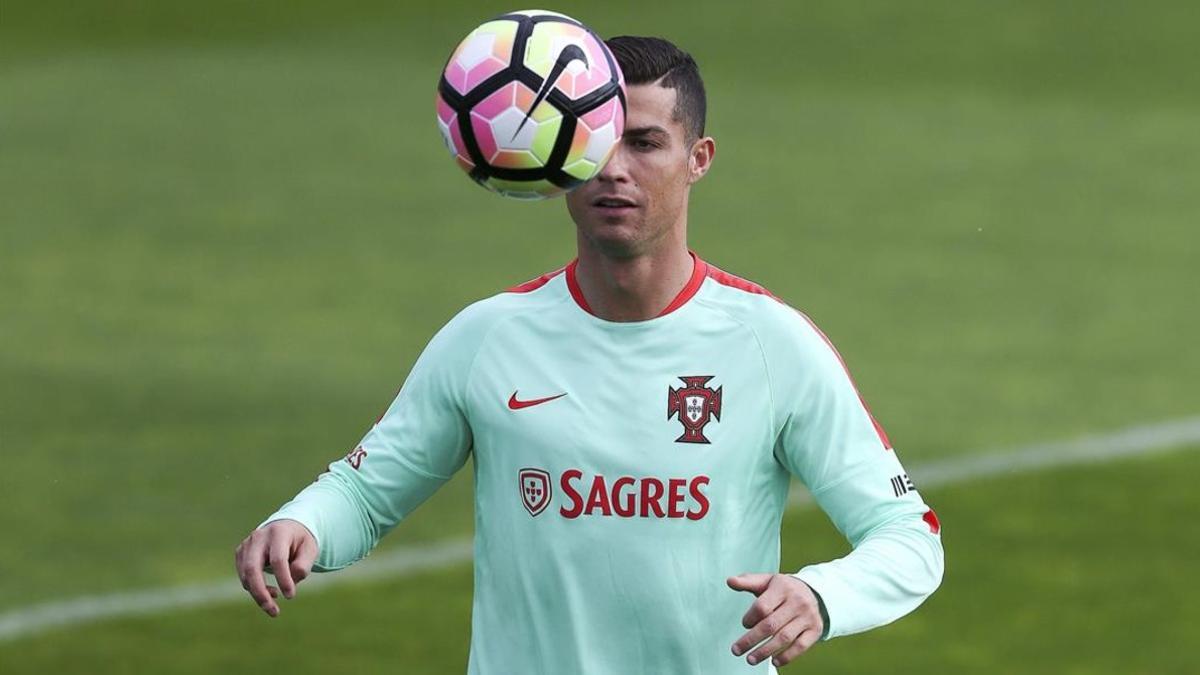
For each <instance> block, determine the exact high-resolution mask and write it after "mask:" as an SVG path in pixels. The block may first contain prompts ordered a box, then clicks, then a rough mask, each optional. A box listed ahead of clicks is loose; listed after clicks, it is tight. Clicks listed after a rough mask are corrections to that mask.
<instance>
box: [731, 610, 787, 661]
mask: <svg viewBox="0 0 1200 675" xmlns="http://www.w3.org/2000/svg"><path fill="white" fill-rule="evenodd" d="M795 618H796V613H795V612H794V611H791V609H790V608H789V606H788V605H784V606H783V607H782V608H781V609H780V611H777V612H771V613H770V614H769V615H767V616H766V617H765V618H763V620H762V621H759V622H758V623H756V624H754V626H753V627H752V628H751V629H750V630H748V631H746V632H745V633H744V634H743V635H742V636H741V637H740V638H738V639H737V641H736V642H734V643H733V654H734V656H741V655H742V654H745V653H746V652H748V651H750V649H751V648H752V647H754V645H756V644H758V643H760V642H762V641H763V640H766V639H767V638H769V637H771V636H772V635H774V634H776V633H778V632H779V630H780V629H781V628H783V627H784V626H786V625H787V624H788V623H790V622H791V621H792V619H795Z"/></svg>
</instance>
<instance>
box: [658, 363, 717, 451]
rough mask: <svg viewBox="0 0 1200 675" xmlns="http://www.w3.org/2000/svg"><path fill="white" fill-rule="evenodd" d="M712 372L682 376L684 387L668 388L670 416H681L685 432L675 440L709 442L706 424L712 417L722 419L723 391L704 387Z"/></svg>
mask: <svg viewBox="0 0 1200 675" xmlns="http://www.w3.org/2000/svg"><path fill="white" fill-rule="evenodd" d="M713 377H714V376H713V375H692V376H684V375H681V376H680V377H679V379H681V380H683V386H682V387H680V388H679V389H675V388H674V387H670V386H668V387H667V419H671V417H672V416H673V415H676V414H678V415H679V421H680V422H682V423H683V435H682V436H680V437H679V438H676V439H675V442H676V443H708V442H709V441H708V439H707V438H705V437H704V425H706V424H708V422H709V418H710V417H715V418H717V420H718V421H719V420H720V419H721V390H722V389H724V387H717V389H716V390H713V389H711V388H709V387H706V386H704V385H705V384H707V383H708V381H709V380H711V379H713Z"/></svg>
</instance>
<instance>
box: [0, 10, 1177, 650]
mask: <svg viewBox="0 0 1200 675" xmlns="http://www.w3.org/2000/svg"><path fill="white" fill-rule="evenodd" d="M464 4H465V3H464ZM516 8H517V7H515V6H512V5H505V4H498V3H492V2H481V3H471V4H470V6H463V5H459V4H454V3H425V2H420V3H419V2H408V3H403V2H356V3H335V2H331V1H329V0H291V1H288V2H284V1H282V0H263V1H260V2H249V1H237V0H215V1H214V0H210V1H207V2H133V1H129V0H121V1H109V2H94V1H87V2H74V3H62V2H34V1H32V0H3V3H0V458H2V460H3V463H2V466H3V471H0V532H3V544H0V615H4V613H6V612H7V613H11V612H16V611H19V610H22V609H23V608H28V607H30V606H32V605H36V604H38V603H43V602H48V601H54V600H63V599H70V598H75V597H78V596H81V595H92V594H104V593H111V592H118V591H126V590H137V589H145V588H158V587H173V586H177V585H181V584H188V583H193V582H198V581H208V580H212V579H220V578H228V579H230V580H233V566H232V552H233V548H234V546H235V545H236V544H237V543H238V542H239V541H240V540H241V538H242V537H243V536H245V534H246V533H247V532H248V531H249V530H250V529H251V528H252V527H254V525H256V524H257V523H258V522H259V521H260V520H261V518H262V517H264V516H265V515H267V514H268V513H270V512H271V511H272V510H274V509H275V508H276V507H277V506H278V505H279V504H280V503H282V502H283V501H285V500H287V499H288V498H290V497H291V495H293V494H294V493H295V492H296V491H297V490H298V489H299V488H301V487H302V486H303V485H305V484H307V483H308V482H309V481H310V480H311V479H312V477H313V476H314V475H315V474H316V473H318V472H319V471H320V470H321V469H322V468H323V466H324V464H325V463H327V462H329V461H331V460H333V459H335V458H337V457H340V456H341V455H343V454H345V452H346V451H348V450H349V449H350V448H352V447H353V446H354V444H355V443H356V442H357V441H358V439H359V438H360V437H361V435H362V434H363V433H364V432H365V430H366V429H367V427H368V426H369V425H370V424H371V422H373V421H374V419H375V417H376V416H377V414H378V413H379V411H380V410H382V408H383V407H384V406H385V405H386V404H387V402H388V401H389V400H390V399H391V397H392V395H393V393H394V392H395V390H396V389H397V387H398V386H399V384H400V382H402V381H403V378H404V376H405V374H406V373H407V371H408V368H409V367H410V365H411V364H412V362H413V360H414V359H415V358H416V355H417V354H418V353H419V350H420V349H421V348H422V347H423V346H424V344H425V342H426V341H427V340H428V339H429V337H430V336H431V335H432V334H433V332H434V331H435V330H436V329H437V328H438V327H439V326H440V325H441V324H442V323H444V322H445V321H446V320H447V319H449V318H450V317H451V316H452V315H453V314H454V313H455V312H456V311H457V310H458V309H459V308H461V307H462V306H464V305H465V304H467V303H469V302H471V301H474V300H476V299H479V298H482V297H485V296H488V295H491V294H493V293H495V292H498V291H499V290H501V289H503V288H505V287H507V286H509V285H512V284H514V283H518V282H520V281H524V280H525V279H528V278H530V277H533V276H535V275H537V274H540V273H542V272H544V271H547V270H550V269H553V268H556V267H558V266H560V265H562V264H563V263H564V262H566V261H568V260H569V259H570V258H571V257H572V256H573V251H574V235H573V225H572V224H571V222H570V220H569V218H568V217H567V214H566V211H565V208H564V206H563V204H562V203H561V201H551V202H547V203H539V204H527V203H518V202H510V201H507V200H502V199H501V198H499V197H496V196H494V195H492V194H489V193H486V192H485V191H483V190H481V189H479V188H477V187H475V186H473V185H471V184H470V182H469V181H468V180H467V179H466V178H465V177H464V176H463V175H462V173H461V172H460V171H459V169H458V168H457V167H456V166H455V165H454V164H453V162H451V161H450V159H449V158H448V157H447V156H446V154H445V149H444V147H443V146H442V143H441V140H440V137H439V135H438V133H437V128H436V125H435V123H434V114H433V91H434V87H435V83H436V80H437V77H438V74H439V70H440V68H441V66H442V65H443V62H444V60H445V58H446V56H447V55H448V53H449V52H450V50H451V49H452V48H453V47H454V45H455V44H457V42H458V41H459V40H460V39H461V38H462V37H463V36H465V35H466V33H467V32H469V31H470V30H471V29H472V28H473V27H474V26H475V25H476V24H478V23H480V22H481V21H483V20H485V19H487V18H489V17H491V16H493V15H495V14H498V13H500V12H502V11H506V10H510V9H516ZM551 8H552V9H555V10H558V11H562V12H565V13H568V14H570V15H572V16H575V17H576V18H579V19H581V20H583V21H585V22H586V23H588V24H589V25H591V26H592V27H593V28H594V29H595V30H597V31H598V32H599V33H601V34H602V35H605V36H611V35H618V34H642V35H661V36H664V37H668V38H670V39H672V40H674V41H676V42H677V43H679V44H680V45H681V46H682V47H684V48H685V49H687V50H689V51H691V52H692V53H693V54H694V55H695V57H696V58H697V60H698V61H699V63H700V65H701V69H702V72H703V74H704V76H705V80H706V83H707V86H708V90H709V100H710V104H709V105H710V109H709V130H710V133H712V134H713V135H714V136H715V137H716V139H717V143H718V152H717V159H716V163H715V165H714V169H713V171H712V172H711V173H710V175H709V176H708V177H707V178H706V179H705V180H704V181H703V182H702V183H701V184H699V186H698V187H697V188H696V189H695V190H694V192H693V201H692V210H691V218H690V226H691V227H690V231H691V244H692V246H693V248H694V249H696V250H697V251H698V252H699V253H700V254H701V255H702V256H704V257H705V258H706V259H709V260H711V261H712V262H713V263H715V264H717V265H719V266H721V267H723V268H725V269H727V270H729V271H732V272H734V273H737V274H740V275H742V276H746V277H749V278H751V279H753V280H755V281H757V282H759V283H762V284H763V285H765V286H767V287H768V288H770V289H772V291H774V292H775V293H776V294H777V295H779V296H780V297H782V298H783V299H785V300H786V301H788V302H789V303H790V304H793V305H795V306H797V307H800V308H801V309H803V310H805V311H806V312H807V313H808V314H809V315H811V316H812V317H813V318H814V319H815V320H816V321H817V322H818V323H819V324H820V325H821V326H822V327H823V328H824V330H825V332H826V333H828V334H829V335H830V337H831V338H832V339H833V340H834V342H835V343H837V344H838V346H839V348H840V350H841V352H842V355H843V356H844V357H845V358H846V360H847V361H848V363H849V365H850V367H851V368H852V370H853V371H854V374H855V378H856V380H857V382H858V384H859V387H860V389H861V390H862V391H863V394H864V396H865V397H866V398H867V399H868V400H869V401H870V402H871V405H872V408H873V410H874V411H875V413H876V415H877V417H879V418H880V421H881V422H882V423H883V424H884V426H885V427H886V428H887V429H888V432H889V434H890V436H891V438H892V440H893V441H894V442H895V443H896V446H897V448H898V449H899V451H900V453H901V456H902V457H903V458H904V460H905V461H906V463H908V464H910V465H911V464H918V463H924V462H932V461H937V460H941V459H948V458H954V457H959V456H966V455H969V454H971V453H977V452H980V451H984V450H989V449H996V448H1000V449H1003V448H1010V447H1016V446H1020V445H1023V444H1028V443H1032V442H1037V441H1047V440H1055V439H1067V438H1073V437H1076V436H1079V435H1081V434H1087V433H1102V432H1105V431H1109V430H1115V429H1120V428H1123V427H1127V426H1129V425H1134V424H1142V423H1151V422H1158V421H1163V420H1173V419H1179V418H1184V417H1190V416H1194V415H1196V414H1197V413H1198V412H1200V387H1198V386H1197V385H1196V383H1197V382H1198V381H1200V349H1198V348H1197V346H1196V345H1197V337H1196V336H1197V335H1200V316H1198V313H1197V308H1198V304H1200V303H1198V302H1197V297H1198V295H1200V294H1198V289H1200V265H1198V264H1197V260H1198V255H1197V254H1198V250H1197V249H1198V244H1200V235H1197V233H1196V227H1197V224H1198V222H1197V221H1198V215H1200V69H1198V68H1197V67H1196V64H1198V63H1200V46H1198V45H1200V40H1197V30H1196V26H1197V23H1196V18H1197V15H1196V13H1195V11H1196V10H1195V6H1194V4H1193V3H1189V2H1182V1H1177V2H1166V1H1160V2H1155V1H1151V2H1105V3H1095V2H1066V1H1042V2H1034V1H1021V2H1018V1H1008V2H974V1H967V2H963V1H961V0H960V1H955V2H951V1H949V0H940V1H930V2H917V3H895V2H886V1H883V0H879V1H864V2H835V1H832V0H823V1H819V2H806V3H784V2H743V3H721V2H707V3H697V2H658V3H647V2H626V1H617V2H605V3H598V2H590V3H584V2H575V1H571V2H560V3H558V4H557V5H555V6H553V7H551ZM1195 449H1197V448H1196V447H1190V448H1189V447H1181V448H1179V451H1178V452H1173V453H1170V454H1166V455H1162V456H1156V457H1153V458H1141V459H1130V460H1124V461H1122V462H1118V463H1113V464H1107V465H1103V466H1093V467H1089V468H1086V469H1080V468H1062V469H1057V470H1054V471H1049V472H1042V473H1037V474H1030V475H1022V476H1020V477H1019V478H1004V477H998V478H993V479H986V480H980V481H975V482H972V483H961V484H957V485H953V486H943V487H937V488H933V489H930V490H923V493H924V494H925V497H926V500H927V501H929V502H930V503H931V504H932V505H934V506H935V507H936V508H937V509H938V512H939V514H940V515H941V516H942V521H943V524H944V526H945V544H946V549H947V562H948V567H947V576H946V580H945V583H944V584H943V586H942V588H941V590H940V591H939V592H938V593H937V594H936V595H934V596H933V598H932V599H931V600H930V601H929V602H928V603H927V605H926V606H925V607H923V608H922V609H921V610H919V611H918V612H916V613H915V614H913V615H911V616H910V617H907V618H905V619H903V620H901V621H900V622H898V623H897V624H894V625H893V626H889V627H886V628H883V629H880V630H877V631H874V632H872V633H868V634H865V635H862V636H855V637H849V638H844V639H839V640H835V641H832V642H829V643H826V644H822V645H819V646H818V647H817V648H816V649H814V650H813V651H812V652H811V653H810V654H809V655H807V656H805V657H804V658H803V659H801V661H800V662H799V663H798V664H797V665H795V666H791V667H789V668H787V669H786V670H796V671H801V670H810V669H811V670H812V672H827V673H861V672H884V671H887V672H951V671H953V672H978V673H1012V672H1018V671H1019V672H1038V673H1169V672H1194V669H1195V668H1196V665H1195V658H1194V657H1193V656H1192V655H1191V654H1190V652H1188V651H1186V650H1185V648H1184V641H1185V639H1188V638H1189V636H1190V637H1191V638H1194V637H1195V635H1197V634H1200V610H1198V609H1197V607H1200V591H1197V590H1196V589H1195V586H1194V584H1193V583H1192V579H1193V576H1194V570H1195V569H1198V568H1200V567H1198V566H1200V526H1198V525H1197V524H1196V515H1197V514H1200V498H1198V497H1196V496H1195V491H1194V488H1195V486H1194V483H1195V481H1196V477H1197V476H1200V455H1198V454H1197V453H1194V452H1191V451H1192V450H1195ZM469 473H470V472H469V471H467V472H463V475H461V476H460V477H459V478H458V479H456V480H455V481H454V482H452V483H451V484H450V485H449V486H447V487H446V488H445V489H443V490H442V491H441V492H440V493H438V495H436V496H435V497H434V498H433V499H432V500H431V502H430V503H428V504H427V505H426V506H424V507H422V509H421V511H419V512H418V513H417V514H415V515H414V517H413V518H412V519H411V520H410V521H408V522H406V523H404V524H402V525H401V527H400V528H398V529H397V531H396V532H394V533H393V534H392V535H391V536H390V537H389V539H388V540H386V541H385V543H384V545H383V546H382V547H381V548H383V549H392V548H396V547H398V546H399V547H404V546H414V545H418V544H420V543H421V542H431V541H439V540H445V539H449V538H458V537H462V536H466V535H469V533H470V531H471V526H472V521H471V517H472V515H471V514H472V504H471V492H470V491H471V487H470V475H469ZM918 478H919V477H918ZM783 540H784V560H783V567H784V568H785V569H796V568H799V567H800V566H802V565H803V564H806V563H808V562H811V561H814V560H824V559H828V558H831V557H835V556H839V555H842V554H843V553H844V551H845V548H846V545H845V542H844V541H841V540H840V539H839V538H838V537H837V535H836V533H835V532H834V531H833V530H832V528H831V527H830V526H829V525H828V524H827V523H826V521H825V519H824V517H823V516H822V514H820V513H819V512H813V511H809V510H803V509H801V510H795V511H793V512H791V513H789V515H788V517H787V519H786V521H785V529H784V533H783ZM470 593H471V573H470V565H469V564H467V563H463V564H460V565H456V566H451V567H450V568H447V569H444V570H438V571H431V572H425V573H422V574H419V575H416V576H404V577H396V578H393V579H389V580H386V581H383V582H374V583H364V584H358V585H351V586H343V587H339V588H337V589H336V590H329V591H326V592H323V593H314V594H309V595H306V594H305V592H304V587H303V586H302V587H301V592H300V596H299V597H300V599H299V600H296V601H294V602H292V603H289V604H287V605H286V606H285V607H284V613H283V615H282V616H281V618H280V619H278V620H275V621H271V620H269V619H267V618H266V617H264V616H263V615H262V614H261V613H260V612H259V611H258V609H257V608H256V607H255V606H254V605H253V604H252V603H251V602H250V601H249V600H246V601H244V602H238V603H226V604H221V605H216V606H213V607H209V608H205V609H196V610H180V611H171V612H166V613H161V614H157V615H154V616H149V617H142V618H124V619H119V620H101V621H97V622H91V623H87V624H83V625H76V626H70V627H65V628H61V629H57V630H50V631H45V632H41V633H38V634H35V635H27V636H23V637H19V638H16V639H6V640H0V672H4V673H48V672H63V673H67V672H70V673H75V672H78V673H146V672H188V673H211V672H215V671H217V670H220V671H221V672H225V673H243V672H245V673H251V672H255V673H257V672H284V671H287V672H293V673H317V672H334V671H336V670H340V671H343V672H385V671H387V672H403V673H448V672H462V670H463V668H464V666H465V663H466V646H467V644H468V640H469V611H470Z"/></svg>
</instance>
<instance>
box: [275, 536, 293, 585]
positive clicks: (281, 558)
mask: <svg viewBox="0 0 1200 675" xmlns="http://www.w3.org/2000/svg"><path fill="white" fill-rule="evenodd" d="M270 557H271V573H272V574H274V575H275V580H276V581H278V582H279V590H281V591H283V597H285V598H287V599H288V600H291V599H292V597H293V596H294V595H296V584H295V583H294V582H293V581H292V572H291V565H290V564H289V563H288V542H287V541H286V540H284V538H283V537H281V536H276V537H275V539H274V541H273V542H271V551H270Z"/></svg>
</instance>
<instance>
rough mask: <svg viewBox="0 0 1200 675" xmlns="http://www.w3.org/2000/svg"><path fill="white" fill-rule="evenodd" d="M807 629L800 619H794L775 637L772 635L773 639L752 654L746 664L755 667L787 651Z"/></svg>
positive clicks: (747, 658)
mask: <svg viewBox="0 0 1200 675" xmlns="http://www.w3.org/2000/svg"><path fill="white" fill-rule="evenodd" d="M807 627H808V626H807V625H806V624H805V623H804V621H803V620H802V619H801V618H800V617H796V618H794V619H792V620H791V621H790V622H788V623H787V624H786V625H784V627H783V628H780V629H779V630H778V631H777V632H776V633H775V634H774V635H772V636H771V639H769V640H767V641H766V642H764V643H762V644H761V645H759V646H758V648H757V649H755V650H754V651H752V652H750V655H749V656H747V657H746V662H747V663H749V664H750V665H752V666H753V665H755V664H757V663H761V662H763V661H766V660H767V659H769V658H771V655H772V654H775V653H778V652H781V651H783V650H784V649H787V648H788V647H790V646H792V643H793V642H795V641H796V638H798V637H800V634H801V633H803V632H804V629H805V628H807Z"/></svg>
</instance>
